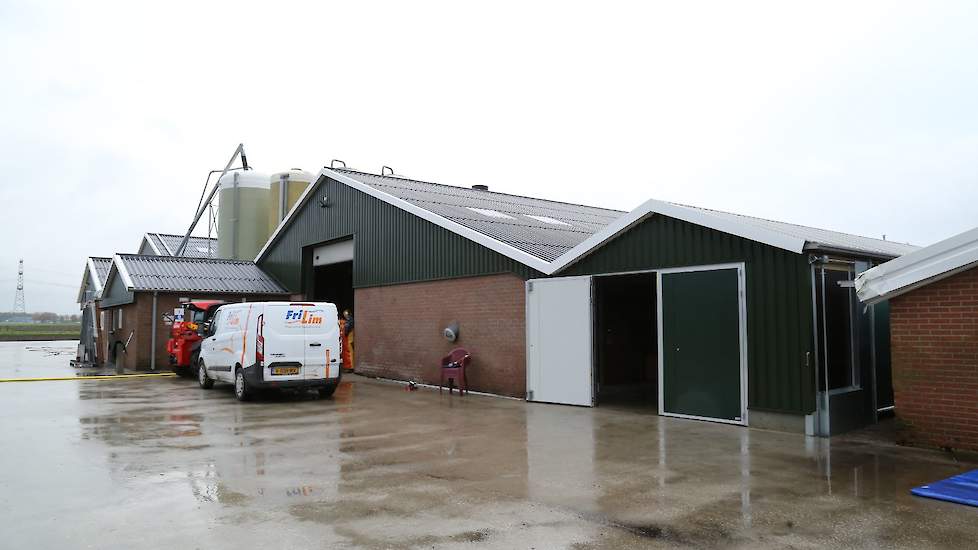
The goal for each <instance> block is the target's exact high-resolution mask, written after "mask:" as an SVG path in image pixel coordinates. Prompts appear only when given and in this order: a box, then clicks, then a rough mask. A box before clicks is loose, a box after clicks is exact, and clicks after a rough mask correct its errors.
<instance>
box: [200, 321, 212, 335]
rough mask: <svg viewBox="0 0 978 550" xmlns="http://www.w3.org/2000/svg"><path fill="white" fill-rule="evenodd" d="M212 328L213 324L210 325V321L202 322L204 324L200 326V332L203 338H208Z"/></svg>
mask: <svg viewBox="0 0 978 550" xmlns="http://www.w3.org/2000/svg"><path fill="white" fill-rule="evenodd" d="M212 328H214V326H213V324H211V322H210V321H204V324H203V325H201V329H202V331H201V332H202V334H203V335H204V336H210V335H211V329H212Z"/></svg>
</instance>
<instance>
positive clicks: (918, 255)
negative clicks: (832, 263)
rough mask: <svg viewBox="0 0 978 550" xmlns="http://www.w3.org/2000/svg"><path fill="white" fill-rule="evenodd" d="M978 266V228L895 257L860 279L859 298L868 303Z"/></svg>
mask: <svg viewBox="0 0 978 550" xmlns="http://www.w3.org/2000/svg"><path fill="white" fill-rule="evenodd" d="M973 267H978V228H975V229H971V230H969V231H965V232H964V233H961V234H958V235H955V236H953V237H951V238H948V239H945V240H943V241H940V242H937V243H935V244H932V245H930V246H928V247H925V248H921V249H919V250H915V251H913V252H910V253H909V254H905V255H903V256H900V257H898V258H894V259H892V260H890V261H888V262H886V263H884V264H880V265H878V266H876V267H874V268H872V269H869V270H867V271H865V272H863V273H861V274H860V275H859V276H858V277H856V282H855V286H856V296H858V297H859V299H860V300H861V301H862V302H865V303H866V304H875V303H877V302H881V301H883V300H888V299H890V298H893V297H895V296H899V295H901V294H904V293H906V292H910V291H911V290H913V289H915V288H919V287H921V286H924V285H926V284H929V283H932V282H935V281H939V280H941V279H945V278H947V277H950V276H951V275H955V274H957V273H960V272H962V271H965V270H968V269H971V268H973Z"/></svg>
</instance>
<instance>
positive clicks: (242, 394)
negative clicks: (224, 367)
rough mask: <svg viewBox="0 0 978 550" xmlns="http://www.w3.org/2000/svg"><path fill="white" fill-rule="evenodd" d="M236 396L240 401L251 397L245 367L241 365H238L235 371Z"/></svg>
mask: <svg viewBox="0 0 978 550" xmlns="http://www.w3.org/2000/svg"><path fill="white" fill-rule="evenodd" d="M234 396H235V397H237V398H238V401H247V400H249V399H251V390H249V389H248V382H247V381H246V380H245V375H244V369H242V368H241V367H238V370H236V371H234Z"/></svg>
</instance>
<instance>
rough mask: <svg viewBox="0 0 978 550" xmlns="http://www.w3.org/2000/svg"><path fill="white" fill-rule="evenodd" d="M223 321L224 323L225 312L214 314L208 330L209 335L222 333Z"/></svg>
mask: <svg viewBox="0 0 978 550" xmlns="http://www.w3.org/2000/svg"><path fill="white" fill-rule="evenodd" d="M223 321H224V312H223V311H218V312H217V313H216V314H214V317H212V318H211V324H210V327H209V328H208V330H207V334H209V335H211V336H213V335H215V334H217V333H218V332H220V328H221V323H222V322H223Z"/></svg>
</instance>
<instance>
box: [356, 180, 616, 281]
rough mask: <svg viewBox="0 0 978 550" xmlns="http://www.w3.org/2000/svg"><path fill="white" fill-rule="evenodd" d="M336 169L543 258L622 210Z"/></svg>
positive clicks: (555, 254) (563, 249)
mask: <svg viewBox="0 0 978 550" xmlns="http://www.w3.org/2000/svg"><path fill="white" fill-rule="evenodd" d="M336 172H340V173H342V174H344V175H347V176H349V177H351V178H353V179H355V180H357V181H360V182H362V183H364V184H365V185H369V186H370V187H373V188H375V189H378V190H380V191H383V192H384V193H387V194H389V195H393V196H395V197H397V198H399V199H401V200H404V201H407V202H409V203H411V204H414V205H415V206H418V207H419V208H423V209H425V210H427V211H429V212H432V213H434V214H437V215H439V216H441V217H443V218H446V219H448V220H451V221H453V222H456V223H458V224H460V225H464V226H465V227H468V228H470V229H472V230H474V231H478V232H479V233H482V234H484V235H486V236H488V237H491V238H493V239H496V240H497V241H500V242H503V243H506V244H508V245H510V246H512V247H513V248H516V249H518V250H522V251H523V252H526V253H528V254H531V255H533V256H535V257H537V258H540V259H542V260H545V261H551V260H553V259H555V258H557V257H558V256H560V255H561V254H563V253H564V252H566V251H568V250H570V249H571V248H573V247H574V246H576V245H577V244H579V243H580V242H582V241H584V240H585V239H587V238H588V237H590V236H591V235H593V234H594V233H596V232H598V231H600V230H601V229H602V228H604V227H605V226H606V225H608V224H609V223H611V222H612V221H613V220H615V219H616V218H618V217H620V216H622V215H623V214H624V212H622V211H619V210H609V209H607V208H597V207H594V206H582V205H579V204H570V203H565V202H557V201H550V200H545V199H535V198H531V197H523V196H519V195H510V194H507V193H497V192H494V191H483V190H479V189H472V188H469V187H455V186H451V185H441V184H438V183H430V182H425V181H419V180H412V179H407V178H402V177H398V176H379V175H377V174H368V173H364V172H357V171H355V170H342V169H340V170H336ZM480 210H482V211H483V212H480ZM533 216H538V217H543V218H545V219H552V220H555V221H557V222H562V223H553V222H549V221H543V220H541V219H539V218H535V217H533Z"/></svg>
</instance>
